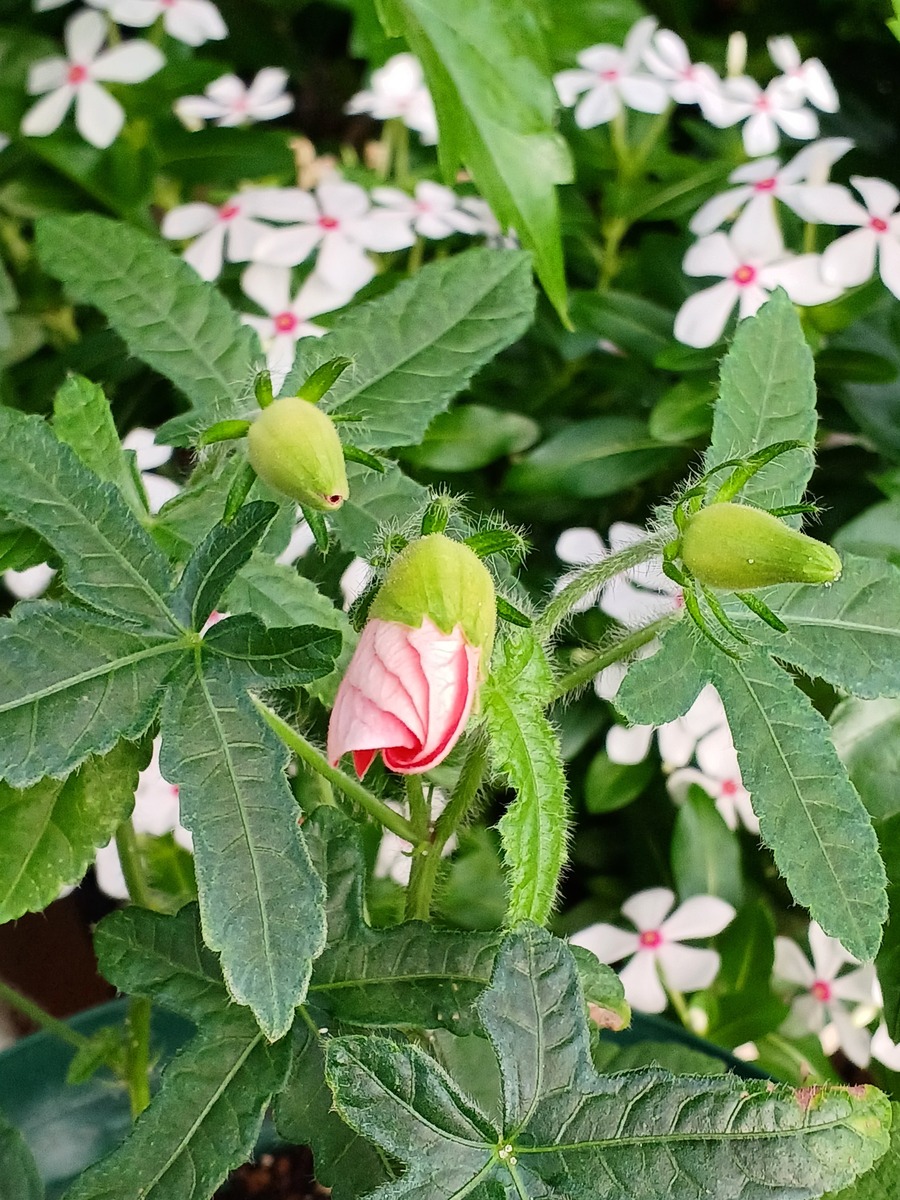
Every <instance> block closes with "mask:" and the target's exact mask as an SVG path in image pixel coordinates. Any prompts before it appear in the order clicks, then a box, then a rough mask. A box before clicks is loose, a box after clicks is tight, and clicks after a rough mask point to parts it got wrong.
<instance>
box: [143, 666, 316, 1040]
mask: <svg viewBox="0 0 900 1200" xmlns="http://www.w3.org/2000/svg"><path fill="white" fill-rule="evenodd" d="M246 685H247V680H246V678H245V677H244V675H243V674H242V668H241V664H240V663H238V662H235V661H234V660H230V659H225V658H221V657H217V658H215V659H212V658H211V657H210V656H204V657H203V659H202V660H201V662H200V663H198V664H197V667H196V669H193V670H191V671H184V672H183V674H182V676H181V677H180V678H179V679H178V680H177V681H175V682H173V686H172V687H171V688H170V689H169V692H168V694H167V696H166V700H165V704H164V706H163V713H162V720H161V727H162V737H163V742H162V752H161V755H160V767H161V769H162V771H163V774H164V775H165V777H166V779H168V780H170V782H171V783H173V784H174V785H175V786H177V787H178V789H179V799H180V802H181V820H182V823H183V824H184V825H185V826H186V827H187V828H188V829H190V830H191V832H192V833H193V835H194V862H195V866H196V871H197V889H198V893H199V897H200V911H201V914H202V918H203V933H204V939H205V941H206V944H207V945H208V946H209V947H210V949H212V950H215V951H216V952H218V953H219V954H220V955H221V957H222V970H223V972H224V975H225V979H226V981H227V983H228V988H229V991H230V992H231V994H232V995H233V996H234V998H235V999H236V1000H237V1001H238V1003H240V1004H247V1005H249V1006H250V1007H251V1008H252V1009H253V1012H254V1014H255V1015H256V1017H257V1019H258V1021H259V1023H260V1025H261V1026H262V1027H263V1029H264V1030H265V1032H266V1034H267V1035H268V1036H269V1037H270V1038H272V1039H275V1038H278V1037H282V1036H283V1035H284V1034H285V1033H286V1032H287V1031H288V1029H289V1028H290V1026H291V1022H292V1021H293V1017H294V1009H295V1008H296V1006H297V1005H298V1004H299V1003H300V1001H301V1000H302V999H303V997H304V995H305V994H306V987H307V984H308V983H309V976H310V971H311V969H312V962H313V959H314V958H315V957H316V956H317V955H318V954H319V952H320V951H321V949H322V946H323V943H324V939H325V927H324V918H323V915H322V905H323V893H322V884H321V883H320V881H319V878H318V876H317V875H316V873H315V871H314V870H313V867H312V864H311V863H310V861H309V855H308V854H307V851H306V847H305V845H304V841H303V836H302V834H301V832H300V829H299V826H298V810H297V805H296V801H295V800H294V797H293V795H292V794H291V790H290V788H289V787H288V784H287V779H286V777H285V774H284V770H285V768H286V766H287V752H286V751H285V749H284V747H283V746H282V744H281V742H280V741H279V740H278V739H277V738H276V736H275V734H274V733H272V731H271V730H270V729H269V728H268V726H267V725H265V724H264V723H263V722H262V720H261V719H260V717H259V715H258V714H257V712H256V710H255V708H254V707H253V705H252V704H251V702H250V699H249V697H248V696H247V693H246V690H245V688H246Z"/></svg>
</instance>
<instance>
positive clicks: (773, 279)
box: [675, 209, 843, 347]
mask: <svg viewBox="0 0 900 1200" xmlns="http://www.w3.org/2000/svg"><path fill="white" fill-rule="evenodd" d="M820 265H821V259H820V256H819V255H817V254H799V255H797V254H791V253H790V252H789V251H787V250H785V248H784V242H783V240H782V237H781V231H780V230H779V228H778V225H777V222H776V221H775V219H774V215H773V214H772V212H771V211H770V210H768V211H767V210H765V209H757V210H754V211H753V212H751V213H749V214H748V213H747V212H746V211H745V212H743V213H742V214H741V216H740V217H739V218H738V220H737V221H736V222H735V224H734V226H733V228H732V229H731V232H730V233H722V232H719V233H711V234H710V235H709V236H708V237H704V238H701V239H700V240H699V241H698V242H696V243H695V244H694V245H693V246H692V247H691V248H690V250H688V252H687V254H686V255H685V257H684V263H683V269H684V271H685V273H686V274H688V275H718V276H720V277H721V280H722V282H721V283H716V284H713V286H712V287H708V288H704V289H703V291H700V292H695V293H694V295H693V296H689V297H688V299H687V300H685V302H684V304H682V306H681V308H680V309H679V310H678V314H677V316H676V317H675V336H676V338H678V340H679V341H680V342H684V343H685V345H687V346H697V347H703V346H712V345H713V344H714V343H715V342H717V341H718V340H719V338H720V337H721V336H722V331H723V330H724V328H725V324H726V322H727V321H728V318H729V317H730V316H731V313H732V312H733V310H734V308H735V305H737V306H738V316H739V319H740V320H743V319H744V318H745V317H751V316H753V314H754V313H755V312H756V311H757V309H758V308H759V307H760V306H761V305H762V304H763V303H764V301H765V299H766V297H767V296H768V295H769V293H770V292H772V291H774V290H775V288H777V287H783V288H784V289H785V291H786V292H787V294H788V295H789V296H790V298H791V299H792V300H793V301H794V303H795V304H804V305H810V304H824V303H826V302H827V301H829V300H834V299H835V298H836V297H837V296H839V295H840V294H841V292H842V290H843V289H842V288H841V286H840V285H838V284H833V283H827V282H826V281H825V280H824V279H823V278H822V276H821V273H820Z"/></svg>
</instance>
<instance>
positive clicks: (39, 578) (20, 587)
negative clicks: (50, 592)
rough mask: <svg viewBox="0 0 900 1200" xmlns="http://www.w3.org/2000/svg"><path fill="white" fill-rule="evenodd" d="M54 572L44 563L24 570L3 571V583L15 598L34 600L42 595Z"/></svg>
mask: <svg viewBox="0 0 900 1200" xmlns="http://www.w3.org/2000/svg"><path fill="white" fill-rule="evenodd" d="M55 574H56V572H55V571H54V570H53V569H52V567H48V566H47V564H46V563H38V564H37V566H34V567H26V568H25V570H24V571H4V572H3V584H4V587H5V588H6V590H7V591H8V592H9V593H10V595H12V596H15V598H16V599H17V600H35V599H36V598H37V597H38V596H43V594H44V592H46V590H47V588H48V587H49V586H50V582H51V580H52V579H53V576H54V575H55Z"/></svg>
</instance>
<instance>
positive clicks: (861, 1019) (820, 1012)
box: [773, 921, 900, 1071]
mask: <svg viewBox="0 0 900 1200" xmlns="http://www.w3.org/2000/svg"><path fill="white" fill-rule="evenodd" d="M809 948H810V953H811V956H812V961H810V959H808V958H807V957H806V955H805V954H804V953H803V951H802V950H801V949H800V947H799V946H798V945H797V943H796V942H794V941H792V940H791V939H790V938H786V937H778V938H776V939H775V966H774V971H773V975H774V981H775V985H776V988H777V989H778V990H780V991H782V992H783V993H784V994H785V996H790V997H791V1011H790V1014H789V1016H788V1018H787V1021H786V1022H785V1024H784V1026H783V1029H784V1032H785V1033H786V1034H788V1035H790V1036H795V1037H796V1036H799V1035H801V1034H805V1033H815V1034H818V1035H819V1039H820V1041H821V1043H822V1049H823V1050H824V1051H825V1053H826V1054H834V1052H835V1051H836V1050H842V1051H843V1052H844V1054H845V1055H846V1056H847V1058H849V1059H850V1061H851V1062H852V1063H855V1064H856V1066H858V1067H867V1066H868V1065H869V1061H870V1059H872V1058H877V1059H878V1061H879V1062H881V1063H883V1064H884V1065H885V1066H886V1067H888V1068H890V1070H892V1071H900V1045H898V1044H897V1043H895V1042H893V1041H892V1040H891V1037H890V1034H889V1033H888V1031H887V1026H886V1024H885V1022H884V1015H883V1012H882V1009H883V999H882V995H881V988H880V986H879V984H878V979H877V977H876V975H875V968H874V967H873V966H872V965H871V963H869V964H867V965H866V966H860V965H859V962H858V960H857V959H855V958H854V957H853V955H852V954H848V953H847V951H846V950H845V949H844V947H843V946H842V945H841V943H840V942H839V941H837V939H836V938H833V937H828V935H827V934H826V933H825V932H824V930H823V929H822V928H821V926H820V925H818V924H817V923H816V922H815V921H813V922H812V923H811V925H810V927H809ZM848 966H849V967H851V968H853V969H852V970H849V971H846V970H844V968H845V967H848ZM876 1021H877V1022H878V1025H877V1027H876V1029H875V1032H874V1034H873V1033H872V1032H871V1031H870V1028H869V1027H870V1026H871V1025H872V1024H874V1023H875V1022H876Z"/></svg>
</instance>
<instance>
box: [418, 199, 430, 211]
mask: <svg viewBox="0 0 900 1200" xmlns="http://www.w3.org/2000/svg"><path fill="white" fill-rule="evenodd" d="M416 212H420V213H430V212H431V205H430V204H428V203H426V202H425V201H424V200H417V201H416Z"/></svg>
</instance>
